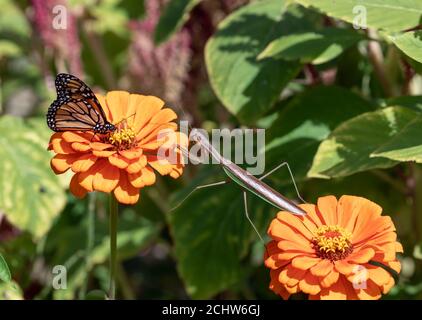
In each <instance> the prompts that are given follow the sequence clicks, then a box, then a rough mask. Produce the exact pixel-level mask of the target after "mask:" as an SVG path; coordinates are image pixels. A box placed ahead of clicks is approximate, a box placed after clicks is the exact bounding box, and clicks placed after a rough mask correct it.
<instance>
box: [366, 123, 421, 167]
mask: <svg viewBox="0 0 422 320" xmlns="http://www.w3.org/2000/svg"><path fill="white" fill-rule="evenodd" d="M421 137H422V116H419V117H417V118H416V119H414V120H413V121H411V122H410V123H409V124H408V125H407V126H405V127H404V128H403V130H401V131H400V132H399V133H398V134H396V135H395V136H394V138H392V139H391V140H390V141H388V142H387V143H385V144H384V145H382V146H381V147H380V148H378V149H377V150H375V151H374V152H373V153H372V154H371V156H372V157H384V158H389V159H392V160H396V161H416V162H418V163H422V140H421Z"/></svg>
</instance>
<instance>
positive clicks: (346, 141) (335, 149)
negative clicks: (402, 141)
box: [308, 107, 418, 178]
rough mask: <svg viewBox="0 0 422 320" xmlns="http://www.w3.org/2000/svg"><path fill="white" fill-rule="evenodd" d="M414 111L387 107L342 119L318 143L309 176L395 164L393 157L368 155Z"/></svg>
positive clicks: (403, 125)
mask: <svg viewBox="0 0 422 320" xmlns="http://www.w3.org/2000/svg"><path fill="white" fill-rule="evenodd" d="M417 115H418V113H417V112H415V111H412V110H409V109H408V108H403V107H389V108H385V109H381V110H377V111H374V112H368V113H365V114H362V115H359V116H357V117H355V118H353V119H350V120H348V121H346V122H343V123H342V124H341V125H340V126H339V127H337V128H336V129H335V130H334V131H333V132H332V134H331V135H330V137H329V138H328V139H326V140H325V141H323V142H322V143H321V145H320V146H319V148H318V152H317V154H316V155H315V158H314V162H313V164H312V168H311V169H310V170H309V172H308V176H309V177H318V178H330V177H339V176H347V175H351V174H353V173H356V172H360V171H365V170H370V169H375V168H389V167H392V166H394V165H396V164H397V162H396V161H392V160H389V159H385V158H371V154H372V153H373V152H374V151H375V150H377V149H378V148H379V147H380V146H382V145H383V144H385V143H386V142H388V141H389V140H390V139H391V138H392V137H393V136H394V135H396V134H397V133H398V132H400V131H401V130H402V129H403V128H404V127H405V126H406V125H407V124H408V123H409V122H410V121H412V120H413V119H414V118H415V117H416V116H417Z"/></svg>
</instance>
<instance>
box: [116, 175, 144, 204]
mask: <svg viewBox="0 0 422 320" xmlns="http://www.w3.org/2000/svg"><path fill="white" fill-rule="evenodd" d="M114 195H115V197H116V199H117V201H119V202H120V203H124V204H135V203H136V202H138V199H139V189H138V188H135V187H134V186H132V184H131V183H130V182H129V179H128V177H127V173H126V172H125V171H123V170H122V171H121V174H120V181H119V184H118V185H117V187H116V188H115V189H114Z"/></svg>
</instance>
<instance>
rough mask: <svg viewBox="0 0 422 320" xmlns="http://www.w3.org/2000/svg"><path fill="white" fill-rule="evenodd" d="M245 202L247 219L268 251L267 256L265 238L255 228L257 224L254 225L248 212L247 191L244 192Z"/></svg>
mask: <svg viewBox="0 0 422 320" xmlns="http://www.w3.org/2000/svg"><path fill="white" fill-rule="evenodd" d="M243 202H244V205H245V216H246V219H248V221H249V223H250V224H251V226H252V228H253V229H254V231H255V233H256V234H257V235H258V237H259V240H261V242H262V244H263V245H264V247H265V250H266V252H267V254H268V249H267V245H266V243H265V241H264V238H263V237H262V236H261V234H260V233H259V231H258V229H257V227H256V226H255V224H254V223H253V221H252V219H251V218H250V217H249V211H248V199H247V194H246V192H245V191H243Z"/></svg>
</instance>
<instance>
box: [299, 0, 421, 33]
mask: <svg viewBox="0 0 422 320" xmlns="http://www.w3.org/2000/svg"><path fill="white" fill-rule="evenodd" d="M294 1H295V2H296V3H300V4H302V5H304V6H306V7H309V6H310V7H314V8H317V9H319V10H321V11H323V12H324V13H326V14H328V15H329V16H332V17H334V18H338V19H342V20H344V21H347V22H350V23H353V22H355V19H356V22H358V23H356V24H359V22H361V21H364V20H366V23H367V26H368V27H372V28H376V29H384V30H387V31H392V32H394V31H403V30H407V29H410V28H413V27H416V26H418V25H419V24H420V19H421V16H422V2H421V1H419V0H365V1H362V0H336V1H333V0H294ZM361 18H364V20H362V19H361ZM365 18H366V19H365ZM359 25H360V24H359Z"/></svg>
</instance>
